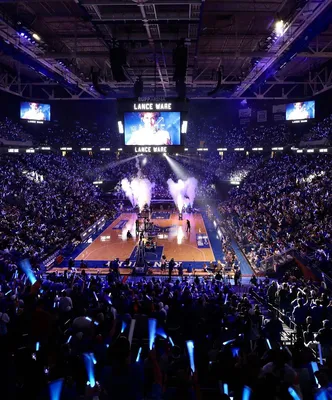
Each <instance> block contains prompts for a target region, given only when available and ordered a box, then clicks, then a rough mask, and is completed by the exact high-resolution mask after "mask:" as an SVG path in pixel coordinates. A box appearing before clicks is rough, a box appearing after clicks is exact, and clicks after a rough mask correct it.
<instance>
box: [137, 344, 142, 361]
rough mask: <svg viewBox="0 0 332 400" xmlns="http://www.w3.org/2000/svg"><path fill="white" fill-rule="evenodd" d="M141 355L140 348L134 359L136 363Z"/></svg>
mask: <svg viewBox="0 0 332 400" xmlns="http://www.w3.org/2000/svg"><path fill="white" fill-rule="evenodd" d="M141 353H142V347H140V348H139V349H138V353H137V357H136V362H139V359H140V357H141Z"/></svg>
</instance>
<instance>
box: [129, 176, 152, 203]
mask: <svg viewBox="0 0 332 400" xmlns="http://www.w3.org/2000/svg"><path fill="white" fill-rule="evenodd" d="M121 186H122V190H123V191H124V192H125V194H126V196H127V197H128V199H129V200H130V202H131V204H132V206H133V207H136V206H138V207H139V209H140V211H141V210H142V209H143V207H144V206H145V204H147V205H150V203H151V196H152V189H153V187H154V183H151V182H150V181H149V180H148V179H146V178H143V179H140V178H134V179H133V180H132V181H131V182H129V180H128V179H127V178H125V179H122V181H121Z"/></svg>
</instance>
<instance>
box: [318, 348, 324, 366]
mask: <svg viewBox="0 0 332 400" xmlns="http://www.w3.org/2000/svg"><path fill="white" fill-rule="evenodd" d="M318 353H319V362H320V363H321V365H323V353H322V345H321V344H320V343H318Z"/></svg>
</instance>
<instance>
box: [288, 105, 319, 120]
mask: <svg viewBox="0 0 332 400" xmlns="http://www.w3.org/2000/svg"><path fill="white" fill-rule="evenodd" d="M310 118H315V102H314V101H305V102H297V103H293V104H288V105H287V108H286V120H287V121H294V120H305V119H310Z"/></svg>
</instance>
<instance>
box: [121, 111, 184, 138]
mask: <svg viewBox="0 0 332 400" xmlns="http://www.w3.org/2000/svg"><path fill="white" fill-rule="evenodd" d="M180 126H181V113H180V112H175V111H174V112H155V111H151V112H128V113H125V114H124V140H125V145H127V146H180V145H181V130H180Z"/></svg>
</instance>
